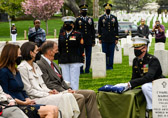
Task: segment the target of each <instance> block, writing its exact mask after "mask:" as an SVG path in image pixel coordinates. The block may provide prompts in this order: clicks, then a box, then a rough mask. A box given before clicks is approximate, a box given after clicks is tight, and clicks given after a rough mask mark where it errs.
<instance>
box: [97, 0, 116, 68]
mask: <svg viewBox="0 0 168 118" xmlns="http://www.w3.org/2000/svg"><path fill="white" fill-rule="evenodd" d="M111 7H112V5H111V4H108V3H107V4H105V5H104V8H105V10H106V14H104V15H102V16H101V17H100V18H99V21H98V33H99V42H100V43H102V50H103V52H104V53H106V68H107V69H111V70H112V69H113V59H114V49H115V45H116V44H117V43H118V21H117V17H115V16H114V15H112V14H110V11H111Z"/></svg>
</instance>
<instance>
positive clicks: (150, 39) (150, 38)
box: [149, 34, 152, 46]
mask: <svg viewBox="0 0 168 118" xmlns="http://www.w3.org/2000/svg"><path fill="white" fill-rule="evenodd" d="M149 41H150V43H149V46H151V44H152V35H151V34H149Z"/></svg>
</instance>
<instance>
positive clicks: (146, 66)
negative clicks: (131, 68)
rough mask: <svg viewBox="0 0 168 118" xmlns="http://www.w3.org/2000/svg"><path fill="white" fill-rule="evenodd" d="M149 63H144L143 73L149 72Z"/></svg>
mask: <svg viewBox="0 0 168 118" xmlns="http://www.w3.org/2000/svg"><path fill="white" fill-rule="evenodd" d="M148 68H149V67H148V64H144V65H143V73H147V72H148Z"/></svg>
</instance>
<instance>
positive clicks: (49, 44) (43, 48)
mask: <svg viewBox="0 0 168 118" xmlns="http://www.w3.org/2000/svg"><path fill="white" fill-rule="evenodd" d="M54 44H57V43H56V42H54V41H46V42H44V43H43V44H42V46H41V52H42V54H46V53H47V51H48V50H49V49H53V48H54Z"/></svg>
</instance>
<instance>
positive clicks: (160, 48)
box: [155, 43, 165, 50]
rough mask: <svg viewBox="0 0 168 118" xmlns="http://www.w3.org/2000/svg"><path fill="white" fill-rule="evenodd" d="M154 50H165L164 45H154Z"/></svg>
mask: <svg viewBox="0 0 168 118" xmlns="http://www.w3.org/2000/svg"><path fill="white" fill-rule="evenodd" d="M155 50H165V43H155Z"/></svg>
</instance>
